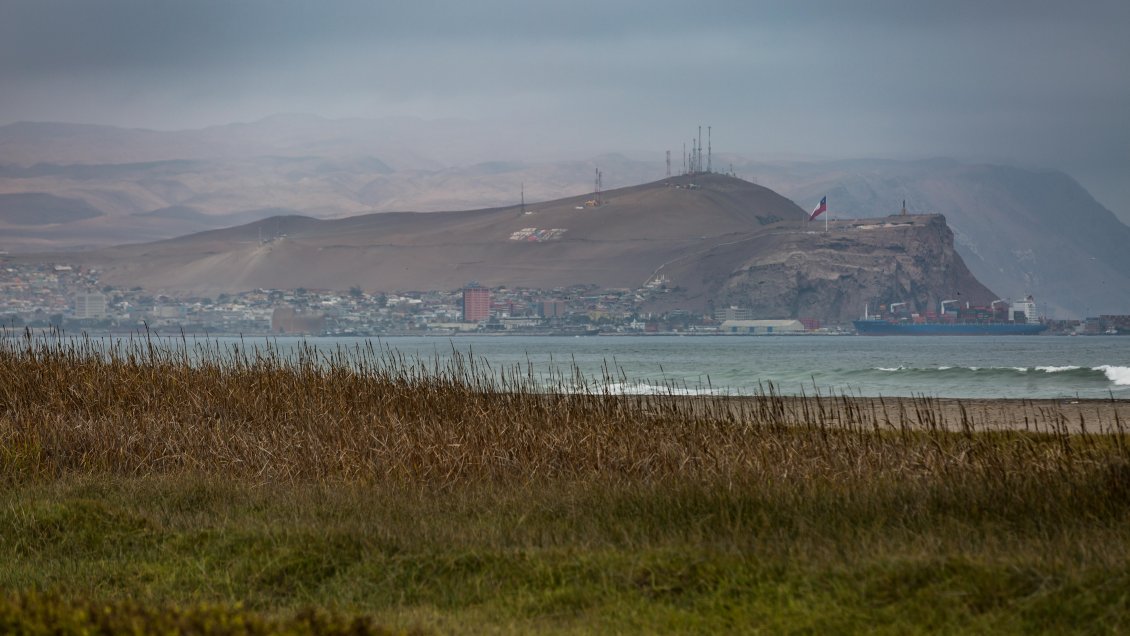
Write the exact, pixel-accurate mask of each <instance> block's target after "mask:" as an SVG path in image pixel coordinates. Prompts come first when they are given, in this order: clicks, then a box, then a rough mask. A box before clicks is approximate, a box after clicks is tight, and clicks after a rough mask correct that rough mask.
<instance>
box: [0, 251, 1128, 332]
mask: <svg viewBox="0 0 1130 636" xmlns="http://www.w3.org/2000/svg"><path fill="white" fill-rule="evenodd" d="M669 291H670V290H669V289H668V287H667V284H666V281H665V280H663V279H662V278H659V279H656V280H653V281H650V282H649V283H648V284H647V285H645V286H643V287H641V288H638V289H600V288H597V287H596V286H591V285H590V286H582V285H578V286H572V287H565V288H556V289H549V290H542V289H521V288H505V287H496V288H488V287H484V286H481V285H479V284H477V283H475V282H473V281H470V282H468V284H467V285H466V286H464V287H463V288H461V289H456V290H447V291H397V292H392V291H390V292H371V291H368V290H363V289H361V288H359V287H352V288H350V289H348V290H346V291H340V290H321V289H304V288H297V289H254V290H248V291H244V292H240V293H236V294H218V295H216V296H215V297H201V296H192V295H184V294H179V295H175V296H171V295H165V294H161V293H154V292H151V291H149V290H145V289H142V288H140V287H133V288H129V289H123V288H117V287H114V286H111V285H104V284H102V282H101V281H100V280H99V272H98V271H97V270H95V269H88V268H83V267H81V266H77V265H69V264H65V263H48V264H34V265H33V264H22V263H15V262H7V263H4V262H0V324H2V325H3V328H4V329H5V330H8V331H9V332H14V331H22V330H23V329H25V328H27V329H32V330H45V329H61V330H63V331H65V332H69V333H79V332H87V333H91V334H95V333H113V334H127V333H135V332H143V331H149V332H157V333H161V334H179V333H186V334H208V335H302V336H361V337H364V336H380V335H459V334H498V335H505V334H514V335H523V334H524V335H595V334H660V333H680V334H704V335H705V334H743V335H758V334H760V335H768V334H795V333H823V334H847V333H851V332H852V329H851V326H850V325H825V324H821V322H820V321H819V320H816V319H809V318H804V317H801V318H799V319H795V320H794V319H779V320H753V319H752V317H753V311H752V309H750V308H743V307H718V308H711V310H710V311H708V312H692V311H687V310H679V309H676V310H670V311H666V312H663V313H661V314H660V313H653V312H647V311H644V310H643V309H642V308H643V307H644V306H645V305H646V304H647V303H648V302H649V301H651V300H654V299H655V298H656V297H657V296H659V295H662V294H665V293H668V292H669ZM893 309H894V308H893V307H892V310H893ZM1046 322H1047V323H1048V327H1049V328H1048V330H1047V331H1046V332H1045V333H1052V334H1080V335H1097V334H1119V333H1122V334H1125V333H1130V316H1125V315H1101V316H1095V317H1089V318H1087V319H1085V320H1055V321H1046Z"/></svg>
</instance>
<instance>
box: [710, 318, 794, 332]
mask: <svg viewBox="0 0 1130 636" xmlns="http://www.w3.org/2000/svg"><path fill="white" fill-rule="evenodd" d="M718 333H723V334H742V335H749V336H763V335H764V336H768V335H774V334H782V333H804V324H802V323H801V321H799V320H727V321H725V322H723V323H722V326H721V327H719V328H718Z"/></svg>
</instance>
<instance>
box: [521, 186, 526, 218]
mask: <svg viewBox="0 0 1130 636" xmlns="http://www.w3.org/2000/svg"><path fill="white" fill-rule="evenodd" d="M525 214H526V182H525V181H523V182H522V215H523V216H525Z"/></svg>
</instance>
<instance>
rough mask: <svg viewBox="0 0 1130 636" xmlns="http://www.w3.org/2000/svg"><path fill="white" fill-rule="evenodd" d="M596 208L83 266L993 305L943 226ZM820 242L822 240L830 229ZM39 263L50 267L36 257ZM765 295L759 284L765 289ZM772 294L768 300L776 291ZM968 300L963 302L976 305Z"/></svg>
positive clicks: (749, 206) (264, 232)
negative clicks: (827, 224) (826, 226)
mask: <svg viewBox="0 0 1130 636" xmlns="http://www.w3.org/2000/svg"><path fill="white" fill-rule="evenodd" d="M587 200H588V197H585V196H582V197H572V198H567V199H562V200H556V201H550V202H543V203H531V204H529V205H527V206H526V209H525V212H523V210H522V208H521V207H520V206H510V207H505V208H491V209H485V210H472V211H465V212H437V213H429V214H421V213H382V214H369V215H362V216H356V217H349V218H344V219H334V220H320V219H315V218H311V217H305V216H284V217H274V218H270V219H265V220H262V221H258V222H256V223H251V224H248V225H243V226H240V227H235V228H229V229H223V230H213V231H209V232H202V233H199V234H193V235H190V236H185V237H181V238H177V239H173V240H167V241H161V242H157V243H148V244H142V245H130V246H122V247H116V248H109V249H103V250H98V251H94V252H88V253H83V254H77V255H72V256H71V257H70V261H71V262H79V263H83V264H87V265H91V266H95V267H97V268H98V269H99V270H100V271H101V272H102V277H103V280H104V281H105V282H107V283H109V284H113V285H119V286H134V285H140V286H142V287H145V288H146V289H151V290H154V291H157V292H169V291H182V292H183V291H191V292H196V293H201V294H207V295H214V294H218V293H223V292H234V291H241V290H247V289H254V288H296V287H307V288H313V289H339V290H344V289H348V288H350V287H352V286H354V285H359V286H361V287H363V288H365V289H368V290H384V291H393V290H408V289H456V288H459V287H460V286H462V285H464V284H465V283H466V282H467V281H469V280H472V279H473V280H477V281H479V282H481V283H483V284H486V285H489V286H500V285H501V286H517V287H531V288H542V289H551V288H555V287H565V286H571V285H577V284H592V285H597V286H599V287H603V288H629V289H636V288H640V287H643V286H644V285H645V284H646V283H648V282H649V281H659V280H662V281H664V282H665V284H666V286H667V287H668V288H669V291H668V292H667V293H666V294H663V295H662V296H661V298H659V299H658V300H656V301H655V303H654V307H655V308H657V309H660V308H664V307H666V308H675V307H679V308H684V309H693V310H701V311H705V310H708V309H709V307H711V306H712V305H714V304H715V303H716V302H721V303H724V304H738V305H741V306H744V307H751V308H753V309H754V313H755V314H756V315H759V316H762V317H766V318H779V317H814V318H821V319H824V320H831V321H836V322H841V321H844V320H848V319H851V318H854V317H856V316H857V315H859V314H860V313H861V312H862V308H863V305H864V303H866V302H873V301H878V302H894V301H895V300H906V301H911V302H913V303H916V304H921V305H922V309H923V310H926V309H927V308H930V307H933V306H936V304H937V301H938V300H940V299H941V298H942V297H953V296H954V295H955V294H956V295H958V296H959V297H963V298H968V299H969V300H971V301H974V302H987V301H988V300H991V299H992V298H994V296H993V295H992V292H990V291H989V290H987V289H985V288H984V287H983V286H982V285H980V283H978V282H977V281H976V280H975V279H974V278H973V277H972V276H971V275H970V274H969V272H968V270H967V269H966V268H965V266H964V264H962V263H961V259H960V257H959V256H957V255H956V254H955V253H954V251H953V246H952V235H951V234H950V233H949V230H948V228H946V226H945V223H944V221H943V220H942V219H941V217H937V216H934V217H907V218H903V219H901V220H900V221H899V222H898V223H897V224H891V225H889V226H886V227H884V226H883V224H874V223H872V224H866V225H865V227H857V226H853V225H851V224H843V223H839V224H836V225H834V226H833V228H832V229H833V231H832V232H830V233H827V234H825V233H823V232H822V231H818V228H817V227H816V226H817V225H820V224H813V223H809V222H808V221H807V214H806V213H805V212H804V211H803V210H801V209H800V208H799V207H797V206H796V204H794V203H792V202H791V201H789V200H788V199H785V198H784V197H782V196H780V195H778V194H777V193H775V192H773V191H772V190H769V189H767V188H764V187H761V186H758V185H755V184H752V183H748V182H746V181H742V180H740V179H735V178H732V177H725V176H721V175H699V176H695V177H677V178H672V179H670V180H665V181H660V182H654V183H650V184H645V185H642V186H634V187H629V188H622V189H616V190H612V191H608V192H606V193H605V194H604V202H603V205H600V206H599V207H596V206H592V205H589V204H586V201H587ZM819 229H821V230H822V229H823V228H822V226H820V228H819ZM27 258H36V257H34V256H29V257H27ZM755 278H756V279H757V280H756V281H755V280H754V279H755ZM767 283H768V284H767ZM962 294H964V295H962Z"/></svg>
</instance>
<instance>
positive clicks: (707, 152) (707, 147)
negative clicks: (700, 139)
mask: <svg viewBox="0 0 1130 636" xmlns="http://www.w3.org/2000/svg"><path fill="white" fill-rule="evenodd" d="M710 128H711V127H710V126H707V127H706V171H707V172H710V171H711V170H710Z"/></svg>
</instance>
